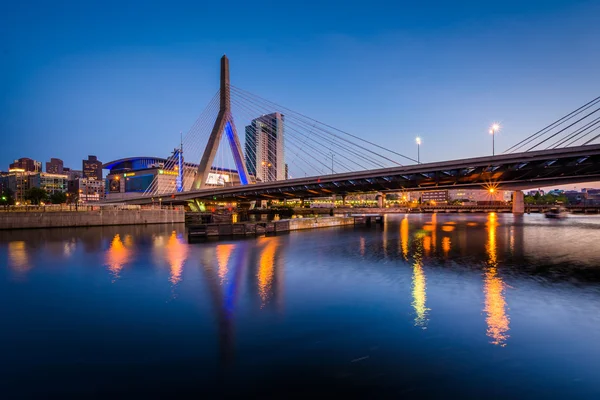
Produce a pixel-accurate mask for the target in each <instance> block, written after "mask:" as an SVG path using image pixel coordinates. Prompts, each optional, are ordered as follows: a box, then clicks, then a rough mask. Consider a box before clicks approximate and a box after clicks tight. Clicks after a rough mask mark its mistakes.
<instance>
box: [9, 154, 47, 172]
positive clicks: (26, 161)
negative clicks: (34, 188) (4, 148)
mask: <svg viewBox="0 0 600 400" xmlns="http://www.w3.org/2000/svg"><path fill="white" fill-rule="evenodd" d="M8 169H9V171H10V170H11V169H12V170H18V169H22V170H23V171H25V172H41V171H42V163H41V162H40V161H35V160H32V159H31V158H28V157H23V158H19V159H18V160H15V162H14V163H12V164H10V166H9V167H8Z"/></svg>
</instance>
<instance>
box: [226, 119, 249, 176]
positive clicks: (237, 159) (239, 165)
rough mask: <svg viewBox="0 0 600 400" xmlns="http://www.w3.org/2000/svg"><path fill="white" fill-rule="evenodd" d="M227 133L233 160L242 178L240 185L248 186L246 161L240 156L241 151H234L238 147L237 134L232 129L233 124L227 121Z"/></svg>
mask: <svg viewBox="0 0 600 400" xmlns="http://www.w3.org/2000/svg"><path fill="white" fill-rule="evenodd" d="M225 133H226V134H227V139H229V145H230V146H231V149H232V153H233V158H234V161H235V167H236V168H237V171H238V175H239V176H240V183H241V184H242V185H247V184H248V177H247V176H246V174H245V173H244V164H243V163H244V160H242V159H241V158H240V156H239V155H240V154H241V151H240V152H239V153H238V152H236V151H233V149H234V147H235V146H236V143H235V134H234V133H233V128H232V127H231V124H230V123H229V121H227V123H226V124H225Z"/></svg>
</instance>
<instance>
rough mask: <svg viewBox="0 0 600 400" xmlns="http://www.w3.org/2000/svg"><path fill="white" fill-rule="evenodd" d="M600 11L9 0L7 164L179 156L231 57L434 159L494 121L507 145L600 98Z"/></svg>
mask: <svg viewBox="0 0 600 400" xmlns="http://www.w3.org/2000/svg"><path fill="white" fill-rule="evenodd" d="M124 3H126V4H124ZM598 15H600V2H598V1H576V0H566V1H559V0H545V1H539V0H530V1H526V2H523V1H513V0H505V1H445V2H438V1H420V2H415V1H410V2H408V1H406V2H405V1H389V2H388V1H386V2H381V1H376V0H373V1H368V2H365V1H349V0H346V1H312V0H308V1H302V2H282V1H277V2H275V1H273V2H269V1H253V2H248V1H234V0H232V1H229V2H204V1H199V2H177V1H169V2H160V1H152V2H146V1H145V2H135V1H129V2H121V1H119V2H117V1H110V0H109V1H102V2H95V1H85V2H80V1H76V2H75V1H67V0H63V1H57V2H50V1H23V2H6V3H5V4H3V6H2V10H1V12H0V135H1V138H0V170H6V169H8V164H9V163H11V162H12V161H13V160H15V159H17V158H19V157H31V158H34V159H36V160H39V161H42V162H45V161H48V160H49V159H50V157H57V158H61V159H63V160H64V161H65V166H69V167H72V168H75V169H80V168H81V160H82V159H83V158H87V155H88V154H94V155H97V156H98V158H99V159H100V160H101V161H103V162H107V161H110V160H115V159H118V158H122V157H129V156H141V155H144V156H159V157H161V156H162V157H165V156H167V155H168V153H169V151H170V150H171V149H173V147H175V146H177V144H178V143H179V132H180V131H183V132H186V131H187V130H188V129H189V128H190V127H191V126H192V124H193V123H194V121H195V120H196V118H197V117H198V115H200V113H201V112H202V110H203V109H204V108H205V107H206V105H207V104H208V102H209V101H210V99H211V98H212V96H213V95H214V93H215V92H216V91H217V90H218V74H219V58H220V57H221V56H222V55H223V54H227V56H228V57H229V58H230V63H231V80H232V84H233V85H235V86H237V87H240V88H243V89H245V90H248V91H250V92H252V93H254V94H257V95H259V96H261V97H264V98H267V99H269V100H273V101H275V102H277V103H279V104H283V105H285V106H286V107H288V108H290V109H292V110H295V111H298V112H301V113H303V114H306V115H309V116H311V117H313V118H315V119H317V120H319V121H322V122H325V123H327V124H329V125H332V126H334V127H336V128H339V129H342V130H344V131H347V132H351V133H353V134H356V135H358V136H361V137H368V138H369V139H370V140H372V141H374V142H376V143H378V144H381V145H384V146H386V147H388V148H391V149H394V150H395V151H397V152H400V153H403V154H406V155H409V156H411V157H416V145H415V137H416V136H420V137H421V138H422V140H423V144H422V145H421V151H420V153H421V161H422V162H429V161H441V160H449V159H458V158H464V157H475V156H483V155H488V154H491V145H492V144H491V137H490V135H489V134H488V129H489V126H490V125H491V123H493V122H500V124H501V126H502V131H501V132H500V133H499V134H498V135H497V136H496V150H497V152H501V151H502V150H504V149H506V148H508V147H510V146H511V145H513V144H515V143H517V142H518V141H519V140H521V139H523V138H525V137H526V136H528V135H529V134H531V133H533V132H535V131H537V130H538V129H540V128H542V127H544V126H546V125H547V124H548V123H550V122H552V121H554V120H555V119H557V118H559V117H561V116H563V115H565V114H566V113H568V112H570V111H571V110H573V109H575V108H577V107H579V106H580V105H582V104H584V103H586V102H588V101H589V100H591V99H593V98H595V97H596V96H598V95H599V94H600V93H599V92H600V90H599V89H600V75H599V74H598V72H597V71H598V68H599V66H600V40H598V38H600V24H598V23H597V17H598ZM238 130H239V128H238ZM588 185H589V184H588Z"/></svg>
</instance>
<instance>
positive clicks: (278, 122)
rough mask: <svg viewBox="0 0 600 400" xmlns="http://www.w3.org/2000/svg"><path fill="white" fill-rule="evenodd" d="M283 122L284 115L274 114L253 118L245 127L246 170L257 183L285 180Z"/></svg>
mask: <svg viewBox="0 0 600 400" xmlns="http://www.w3.org/2000/svg"><path fill="white" fill-rule="evenodd" d="M284 120H285V117H284V115H283V114H281V113H279V112H276V113H272V114H267V115H263V116H261V117H258V118H255V119H253V120H252V122H251V123H250V125H248V126H246V149H245V150H246V168H247V169H248V173H249V174H250V175H254V176H255V177H256V180H257V181H261V182H270V181H278V180H284V179H286V178H287V171H286V164H285V154H284Z"/></svg>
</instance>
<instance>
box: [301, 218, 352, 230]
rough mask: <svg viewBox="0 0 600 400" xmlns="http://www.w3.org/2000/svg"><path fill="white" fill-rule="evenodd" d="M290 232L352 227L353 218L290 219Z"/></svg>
mask: <svg viewBox="0 0 600 400" xmlns="http://www.w3.org/2000/svg"><path fill="white" fill-rule="evenodd" d="M289 221H290V231H295V230H299V229H312V228H325V227H330V226H341V225H354V218H353V217H318V218H294V219H290V220H289Z"/></svg>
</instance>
